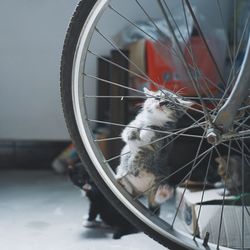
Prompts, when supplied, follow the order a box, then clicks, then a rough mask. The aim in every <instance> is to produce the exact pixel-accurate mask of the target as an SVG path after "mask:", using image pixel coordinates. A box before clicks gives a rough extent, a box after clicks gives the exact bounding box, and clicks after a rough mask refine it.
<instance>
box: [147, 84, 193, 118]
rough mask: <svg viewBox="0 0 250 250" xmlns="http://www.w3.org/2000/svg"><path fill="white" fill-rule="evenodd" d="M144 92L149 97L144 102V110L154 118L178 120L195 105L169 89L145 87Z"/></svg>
mask: <svg viewBox="0 0 250 250" xmlns="http://www.w3.org/2000/svg"><path fill="white" fill-rule="evenodd" d="M144 92H145V94H146V95H147V96H148V98H147V99H146V101H145V102H144V105H143V110H144V111H146V112H147V115H148V116H151V117H152V119H156V120H165V121H176V119H178V118H180V117H181V116H182V115H183V114H184V112H185V110H186V109H188V108H189V107H191V106H192V105H193V102H191V101H185V100H183V99H182V98H180V97H179V96H177V95H175V94H174V93H171V92H169V91H165V90H163V91H157V92H153V91H149V90H148V89H146V88H144Z"/></svg>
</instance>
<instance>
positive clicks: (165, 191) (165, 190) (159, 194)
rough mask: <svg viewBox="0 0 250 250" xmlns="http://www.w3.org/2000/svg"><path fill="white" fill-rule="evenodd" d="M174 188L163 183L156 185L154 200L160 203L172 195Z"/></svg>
mask: <svg viewBox="0 0 250 250" xmlns="http://www.w3.org/2000/svg"><path fill="white" fill-rule="evenodd" d="M173 194H174V188H173V187H171V186H169V185H167V184H165V185H161V186H159V187H158V189H157V191H156V194H155V199H154V200H155V202H156V203H157V204H161V203H163V202H165V201H166V200H169V199H170V198H172V197H173Z"/></svg>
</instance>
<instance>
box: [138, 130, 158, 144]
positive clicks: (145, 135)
mask: <svg viewBox="0 0 250 250" xmlns="http://www.w3.org/2000/svg"><path fill="white" fill-rule="evenodd" d="M154 136H155V132H153V131H148V130H141V132H140V139H141V140H142V141H143V142H146V143H149V142H152V138H153V137H154Z"/></svg>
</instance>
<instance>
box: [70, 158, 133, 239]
mask: <svg viewBox="0 0 250 250" xmlns="http://www.w3.org/2000/svg"><path fill="white" fill-rule="evenodd" d="M69 177H70V179H71V181H72V182H73V184H74V185H76V186H77V187H79V188H80V189H82V190H84V192H85V193H86V196H87V197H88V199H89V201H90V206H89V213H88V219H87V221H85V222H84V226H85V227H98V226H100V222H98V221H96V218H97V216H98V215H99V216H100V218H101V220H102V221H103V222H104V223H105V224H106V226H110V227H112V228H113V229H114V233H113V239H120V238H121V237H122V236H124V235H127V234H132V233H137V232H138V230H137V229H136V228H135V227H134V226H133V225H132V224H131V223H129V222H128V221H127V220H126V219H125V218H124V217H122V215H120V214H119V213H118V212H117V210H116V209H115V208H114V207H113V206H112V205H111V204H110V203H109V202H108V200H107V199H106V198H105V197H104V196H103V194H102V193H101V192H100V190H99V189H98V188H97V186H96V185H95V184H94V182H93V181H92V180H91V178H90V177H89V175H88V173H87V171H86V170H85V169H84V167H83V165H82V164H81V163H78V164H75V165H74V166H70V167H69Z"/></svg>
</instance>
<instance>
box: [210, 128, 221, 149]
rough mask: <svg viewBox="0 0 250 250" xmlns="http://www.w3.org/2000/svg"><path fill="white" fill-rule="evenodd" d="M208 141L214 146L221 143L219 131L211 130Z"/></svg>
mask: <svg viewBox="0 0 250 250" xmlns="http://www.w3.org/2000/svg"><path fill="white" fill-rule="evenodd" d="M207 141H208V143H210V144H212V145H216V144H218V143H219V142H220V132H219V131H218V130H217V129H214V128H210V129H208V131H207Z"/></svg>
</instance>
